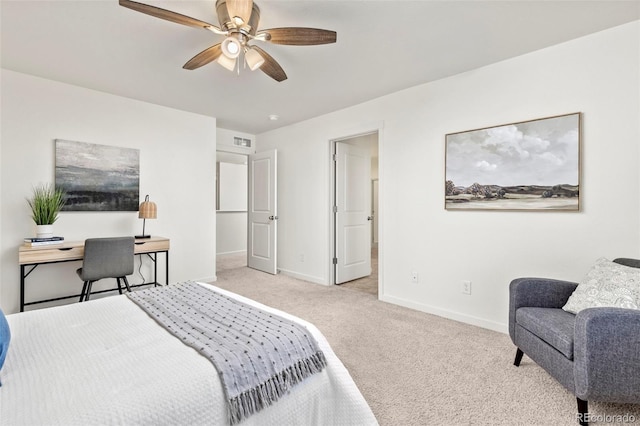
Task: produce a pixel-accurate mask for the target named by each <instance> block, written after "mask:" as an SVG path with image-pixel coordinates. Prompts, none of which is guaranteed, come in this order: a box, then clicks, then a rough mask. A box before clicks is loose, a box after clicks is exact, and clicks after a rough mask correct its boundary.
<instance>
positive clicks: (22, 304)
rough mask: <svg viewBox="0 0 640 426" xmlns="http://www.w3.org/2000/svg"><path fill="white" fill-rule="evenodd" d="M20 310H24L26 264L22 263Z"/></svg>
mask: <svg viewBox="0 0 640 426" xmlns="http://www.w3.org/2000/svg"><path fill="white" fill-rule="evenodd" d="M20 312H24V265H20Z"/></svg>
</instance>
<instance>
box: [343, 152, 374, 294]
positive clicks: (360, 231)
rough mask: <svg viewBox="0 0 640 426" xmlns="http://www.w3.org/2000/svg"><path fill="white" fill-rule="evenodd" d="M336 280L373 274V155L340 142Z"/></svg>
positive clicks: (349, 279) (348, 279)
mask: <svg viewBox="0 0 640 426" xmlns="http://www.w3.org/2000/svg"><path fill="white" fill-rule="evenodd" d="M335 146H336V154H335V157H334V159H335V162H336V164H335V173H336V176H335V185H336V188H335V205H334V212H335V225H336V231H335V232H336V235H335V258H334V264H335V283H336V284H341V283H344V282H347V281H351V280H355V279H357V278H362V277H366V276H368V275H371V222H370V221H371V219H372V217H371V155H370V153H369V151H368V150H367V149H365V148H361V147H358V146H354V145H349V144H346V143H342V142H336V144H335Z"/></svg>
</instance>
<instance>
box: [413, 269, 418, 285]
mask: <svg viewBox="0 0 640 426" xmlns="http://www.w3.org/2000/svg"><path fill="white" fill-rule="evenodd" d="M411 282H412V283H413V284H417V283H418V273H417V272H415V271H414V272H411Z"/></svg>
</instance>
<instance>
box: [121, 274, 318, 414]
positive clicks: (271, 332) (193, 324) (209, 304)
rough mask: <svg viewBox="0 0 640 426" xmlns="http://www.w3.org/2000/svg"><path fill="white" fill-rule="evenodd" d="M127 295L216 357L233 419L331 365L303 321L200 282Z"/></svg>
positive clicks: (191, 343) (184, 338) (178, 334)
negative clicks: (297, 322) (227, 294)
mask: <svg viewBox="0 0 640 426" xmlns="http://www.w3.org/2000/svg"><path fill="white" fill-rule="evenodd" d="M128 296H129V298H130V299H131V300H132V301H134V302H135V303H136V304H137V305H138V306H140V307H141V308H142V309H143V310H144V311H145V312H147V314H149V316H151V318H153V319H154V320H156V321H157V322H158V323H159V324H160V325H162V326H163V327H164V328H166V329H167V330H168V331H170V332H171V333H173V334H174V335H175V336H176V337H178V338H179V339H181V340H182V341H183V343H185V344H186V345H189V346H191V347H193V348H194V349H196V350H197V351H198V352H200V353H201V354H202V355H204V356H205V357H207V358H208V359H209V360H210V361H211V362H212V363H213V365H214V367H215V368H216V370H217V371H218V374H219V376H220V380H221V382H222V387H223V389H224V392H225V395H226V398H227V401H228V404H227V406H228V411H229V419H230V422H231V424H232V425H235V424H237V423H239V422H241V421H242V420H243V419H245V418H246V417H248V416H249V415H251V414H253V413H255V412H257V411H260V410H261V409H262V408H264V407H267V406H269V405H271V404H272V403H274V402H275V401H277V400H278V398H280V397H281V396H282V395H284V394H286V393H287V392H288V391H289V389H290V388H291V387H292V386H293V385H295V384H296V383H299V382H300V381H302V380H303V379H305V378H306V377H308V376H310V375H312V374H314V373H317V372H320V371H322V369H323V368H324V367H325V366H326V359H325V357H324V354H323V353H322V351H321V350H320V349H319V348H318V344H317V342H316V341H315V339H314V338H313V336H311V335H310V333H309V332H308V331H307V329H306V328H304V327H303V326H301V325H299V324H296V323H294V322H292V321H289V320H287V319H284V318H281V317H279V316H277V315H273V314H270V313H268V312H265V311H263V310H261V309H258V308H256V307H253V306H250V305H247V304H245V303H242V302H240V301H238V300H235V299H232V298H230V297H227V296H225V295H223V294H220V293H218V292H215V291H212V290H210V289H207V288H204V287H203V286H201V285H199V284H197V283H194V282H185V283H181V284H175V285H170V286H164V287H156V288H151V289H148V290H142V291H136V292H133V293H128Z"/></svg>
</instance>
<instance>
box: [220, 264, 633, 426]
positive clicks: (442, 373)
mask: <svg viewBox="0 0 640 426" xmlns="http://www.w3.org/2000/svg"><path fill="white" fill-rule="evenodd" d="M218 271H219V272H218V281H217V282H216V283H214V284H215V285H217V286H219V287H222V288H225V289H228V290H231V291H233V292H236V293H238V294H241V295H243V296H247V297H250V298H252V299H254V300H257V301H259V302H261V303H264V304H266V305H269V306H272V307H275V308H277V309H281V310H283V311H286V312H289V313H291V314H294V315H296V316H299V317H301V318H304V319H305V320H307V321H310V322H312V323H314V324H315V325H316V326H317V327H318V328H319V329H320V330H321V331H322V332H323V333H324V335H325V336H326V337H327V339H328V340H329V342H330V343H331V345H332V347H333V349H334V351H335V352H336V354H337V355H338V357H340V359H341V360H342V362H343V363H344V365H345V366H346V367H347V369H348V370H349V372H350V373H351V375H352V377H353V379H354V381H355V382H356V384H357V385H358V387H359V388H360V391H361V392H362V394H363V395H364V397H365V398H366V400H367V401H368V403H369V405H370V406H371V408H372V410H373V412H374V414H375V415H376V417H377V419H378V421H379V422H380V424H381V425H451V424H462V425H470V424H474V425H476V424H486V425H495V424H499V425H517V424H521V425H525V424H526V425H532V424H533V425H535V424H540V425H547V424H549V425H551V424H553V425H575V424H577V423H576V421H575V413H576V402H575V398H574V397H573V395H571V394H570V393H569V392H567V391H566V390H565V389H564V388H563V387H562V386H560V385H559V384H558V383H557V382H556V381H555V380H553V379H552V378H551V377H550V376H549V375H548V374H547V373H546V372H544V371H543V370H542V369H540V368H539V367H538V366H537V365H535V364H534V363H533V362H532V361H531V360H529V359H528V358H527V357H526V356H525V358H524V359H523V361H522V364H521V366H520V367H519V368H517V367H514V366H513V365H512V364H513V356H514V355H515V348H514V346H513V345H512V343H511V341H510V340H509V337H508V336H507V335H504V334H501V333H497V332H493V331H489V330H485V329H482V328H478V327H474V326H470V325H466V324H462V323H458V322H455V321H451V320H446V319H443V318H440V317H436V316H433V315H428V314H424V313H421V312H417V311H413V310H410V309H406V308H402V307H399V306H395V305H391V304H388V303H384V302H380V301H378V300H376V297H375V296H373V295H371V294H369V293H367V292H363V291H359V290H357V289H351V288H346V287H342V286H333V287H327V286H321V285H318V284H312V283H307V282H303V281H299V280H296V279H293V278H291V277H287V276H284V275H277V276H272V275H269V274H265V273H262V272H257V271H254V270H251V269H249V268H246V267H238V268H227V269H222V270H220V269H219V270H218ZM505 288H506V287H505ZM590 409H591V414H592V415H610V416H616V415H620V416H622V415H625V414H628V415H632V416H635V421H636V422H640V405H618V404H598V403H591V404H590ZM603 420H606V419H603Z"/></svg>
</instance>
